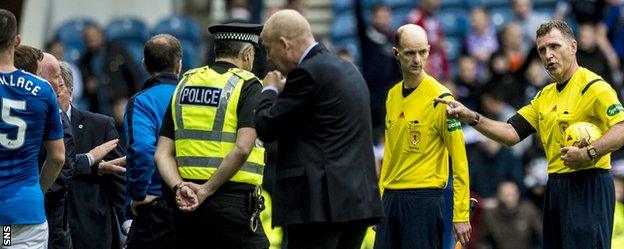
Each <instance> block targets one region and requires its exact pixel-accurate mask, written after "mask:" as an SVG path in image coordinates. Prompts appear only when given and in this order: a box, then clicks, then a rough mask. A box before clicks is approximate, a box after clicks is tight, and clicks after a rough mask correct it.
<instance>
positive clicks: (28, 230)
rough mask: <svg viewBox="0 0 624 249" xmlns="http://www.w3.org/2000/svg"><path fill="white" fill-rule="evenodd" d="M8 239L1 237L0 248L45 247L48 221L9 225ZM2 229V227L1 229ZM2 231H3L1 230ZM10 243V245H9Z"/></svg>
mask: <svg viewBox="0 0 624 249" xmlns="http://www.w3.org/2000/svg"><path fill="white" fill-rule="evenodd" d="M10 227H11V228H10V239H8V240H7V239H3V241H2V242H3V243H2V244H0V248H2V249H47V248H48V222H47V221H46V222H44V223H41V224H27V225H11V226H10ZM3 230H4V229H3ZM3 232H4V231H3ZM9 243H10V245H9Z"/></svg>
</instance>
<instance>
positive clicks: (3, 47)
mask: <svg viewBox="0 0 624 249" xmlns="http://www.w3.org/2000/svg"><path fill="white" fill-rule="evenodd" d="M15 36H17V19H15V15H13V13H11V12H10V11H8V10H5V9H0V52H5V51H7V50H8V49H9V48H10V47H12V46H13V43H14V42H15Z"/></svg>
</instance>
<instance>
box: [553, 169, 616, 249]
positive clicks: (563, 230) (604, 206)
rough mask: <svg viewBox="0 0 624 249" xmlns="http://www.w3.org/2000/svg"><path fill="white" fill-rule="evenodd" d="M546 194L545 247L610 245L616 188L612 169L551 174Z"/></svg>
mask: <svg viewBox="0 0 624 249" xmlns="http://www.w3.org/2000/svg"><path fill="white" fill-rule="evenodd" d="M548 177H549V179H548V183H547V185H546V195H545V197H544V248H545V249H558V248H565V249H574V248H578V249H593V248H611V231H612V230H613V210H614V208H615V192H614V187H613V179H612V178H611V173H609V171H608V170H604V169H589V170H583V171H577V172H573V173H566V174H550V175H549V176H548Z"/></svg>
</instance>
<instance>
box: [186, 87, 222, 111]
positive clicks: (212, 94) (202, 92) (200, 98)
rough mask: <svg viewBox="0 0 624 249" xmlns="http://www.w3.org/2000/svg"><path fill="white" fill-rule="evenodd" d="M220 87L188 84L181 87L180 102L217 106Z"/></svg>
mask: <svg viewBox="0 0 624 249" xmlns="http://www.w3.org/2000/svg"><path fill="white" fill-rule="evenodd" d="M220 98H221V89H220V88H215V87H203V86H188V87H184V89H182V96H180V104H188V105H203V106H214V107H218V106H219V99H220Z"/></svg>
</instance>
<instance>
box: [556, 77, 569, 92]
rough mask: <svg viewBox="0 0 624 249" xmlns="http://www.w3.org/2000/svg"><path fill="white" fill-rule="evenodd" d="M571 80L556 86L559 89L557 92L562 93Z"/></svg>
mask: <svg viewBox="0 0 624 249" xmlns="http://www.w3.org/2000/svg"><path fill="white" fill-rule="evenodd" d="M570 79H572V78H570ZM570 79H568V80H566V81H564V82H563V83H561V84H557V85H555V86H556V87H557V92H561V91H563V89H564V88H565V87H566V86H567V85H568V83H569V82H570Z"/></svg>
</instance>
